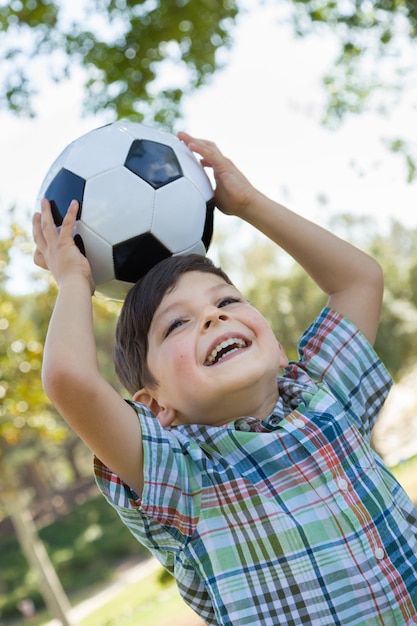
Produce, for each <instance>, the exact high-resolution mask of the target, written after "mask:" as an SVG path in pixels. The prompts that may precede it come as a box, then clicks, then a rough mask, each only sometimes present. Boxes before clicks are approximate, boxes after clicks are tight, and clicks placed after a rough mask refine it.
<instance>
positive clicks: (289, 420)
mask: <svg viewBox="0 0 417 626" xmlns="http://www.w3.org/2000/svg"><path fill="white" fill-rule="evenodd" d="M299 351H300V358H299V361H297V362H295V363H291V364H290V365H289V367H288V368H287V370H286V372H285V375H284V376H283V377H280V378H279V379H278V388H279V399H278V402H277V404H276V407H275V410H274V411H273V413H272V415H271V416H269V418H268V419H266V420H265V421H260V420H257V419H255V418H251V417H242V418H241V419H239V420H236V421H235V422H233V423H230V424H227V425H226V426H224V427H213V426H201V425H190V426H178V427H172V428H169V429H163V428H161V426H160V424H159V422H158V420H157V419H156V418H155V417H154V416H153V415H152V413H151V412H150V411H149V410H148V409H147V408H146V407H144V406H142V405H138V404H136V405H134V406H135V408H136V410H137V413H138V418H139V419H140V423H141V427H142V431H143V446H144V454H145V461H144V468H145V477H146V484H145V488H144V491H143V494H142V499H139V498H137V496H136V495H135V494H134V493H133V492H132V491H131V490H130V489H129V487H128V486H127V485H125V484H123V482H122V481H121V480H120V479H119V478H118V477H117V476H116V475H114V474H113V473H112V472H111V471H110V470H109V469H107V468H106V467H104V466H103V464H102V463H101V462H100V461H99V460H98V459H96V461H95V473H96V479H97V483H98V485H99V487H100V489H101V490H102V492H103V494H104V495H105V497H106V498H107V499H108V501H109V502H110V503H111V504H112V505H113V506H114V507H115V509H116V510H117V511H118V513H119V515H120V517H121V519H122V520H123V522H124V523H125V524H126V525H127V526H128V527H129V528H130V530H131V532H132V533H133V534H134V535H135V537H136V538H137V539H138V541H140V542H141V543H142V544H144V545H145V546H147V547H148V548H149V550H150V551H151V552H152V553H153V554H154V555H155V556H156V557H157V558H158V559H159V560H160V562H161V563H162V564H163V565H164V566H165V567H166V568H167V569H169V570H170V571H171V572H172V573H173V574H174V576H175V578H176V580H177V584H178V588H179V591H180V593H181V595H182V596H183V598H184V600H185V601H186V602H187V603H188V604H189V605H190V606H191V607H192V608H193V609H194V610H195V611H196V612H197V613H198V614H199V615H200V616H201V617H202V618H203V619H204V620H205V622H206V624H209V625H213V626H214V625H224V626H232V625H233V626H245V625H247V626H249V625H250V626H254V625H255V624H256V625H258V626H276V625H279V624H282V625H284V624H285V626H299V625H301V624H310V625H313V626H335V625H340V626H381V625H385V626H404V625H410V624H413V623H414V624H415V623H417V617H416V616H417V556H416V555H417V510H416V508H415V507H414V506H413V504H412V502H411V501H410V499H409V498H408V496H407V495H406V493H405V492H404V491H403V489H402V488H401V487H400V485H399V484H398V483H397V481H396V480H395V479H394V477H393V476H392V474H391V473H390V472H389V471H388V469H387V468H386V467H385V466H384V465H383V463H382V461H381V460H380V459H379V458H378V456H377V455H376V454H375V453H374V451H373V450H372V448H371V446H370V435H371V431H372V426H373V424H374V423H375V420H376V418H377V416H378V413H379V411H380V409H381V407H382V404H383V402H384V400H385V398H386V396H387V394H388V391H389V389H390V386H391V379H390V377H389V375H388V373H387V371H386V369H385V368H384V366H383V364H382V363H381V362H380V360H379V359H378V357H377V355H376V354H375V352H374V350H373V349H372V347H371V346H370V345H369V344H368V343H367V342H366V340H365V338H364V337H363V335H362V334H361V333H360V332H359V331H358V330H357V329H356V328H355V327H354V326H353V325H352V324H351V323H350V322H349V321H348V320H346V319H344V318H342V317H341V316H340V315H338V314H337V313H336V312H334V311H331V310H330V309H324V310H323V311H322V312H321V314H320V315H319V317H318V318H317V319H316V320H315V322H314V323H313V324H312V325H311V326H310V328H309V329H308V330H307V331H306V332H305V333H304V335H303V337H302V338H301V340H300V344H299Z"/></svg>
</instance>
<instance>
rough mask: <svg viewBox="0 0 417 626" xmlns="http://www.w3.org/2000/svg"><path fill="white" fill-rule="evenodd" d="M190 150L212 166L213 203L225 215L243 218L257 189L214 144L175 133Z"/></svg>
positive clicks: (252, 205)
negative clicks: (213, 179) (214, 184)
mask: <svg viewBox="0 0 417 626" xmlns="http://www.w3.org/2000/svg"><path fill="white" fill-rule="evenodd" d="M178 138H179V139H181V140H182V141H183V142H184V143H185V144H186V145H187V146H188V148H189V149H190V150H192V151H193V152H197V154H199V155H200V156H201V164H202V165H203V166H204V167H211V168H212V169H213V174H214V178H215V181H216V189H215V193H214V199H215V202H216V206H217V207H218V208H219V209H220V210H221V211H222V212H223V213H226V214H227V215H237V216H239V217H242V218H243V219H245V216H246V214H247V212H248V211H250V210H251V208H252V209H253V207H255V206H256V202H257V198H259V195H260V192H259V191H257V190H256V189H255V188H254V187H253V186H252V185H251V183H250V182H249V181H248V179H247V178H246V177H245V176H244V175H243V174H242V172H241V171H240V170H239V169H238V168H237V167H236V166H235V165H234V163H233V162H232V161H231V160H230V159H227V158H226V157H225V156H224V155H223V154H222V152H220V150H219V149H218V147H217V146H216V144H214V143H213V142H211V141H207V140H205V139H196V138H195V137H192V136H191V135H188V134H187V133H183V132H180V133H178Z"/></svg>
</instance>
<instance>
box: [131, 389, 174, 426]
mask: <svg viewBox="0 0 417 626" xmlns="http://www.w3.org/2000/svg"><path fill="white" fill-rule="evenodd" d="M133 400H134V401H135V402H141V403H142V404H145V405H146V406H147V407H148V408H149V409H150V410H151V411H152V413H153V414H154V415H156V417H157V418H158V420H159V423H160V424H161V426H163V427H164V428H165V427H166V426H171V425H172V424H173V423H174V421H175V418H176V412H175V410H174V409H171V408H170V407H165V406H162V405H160V404H159V402H158V400H157V399H156V398H155V396H153V395H152V393H150V392H149V391H148V390H147V389H139V391H137V392H136V393H135V394H134V396H133Z"/></svg>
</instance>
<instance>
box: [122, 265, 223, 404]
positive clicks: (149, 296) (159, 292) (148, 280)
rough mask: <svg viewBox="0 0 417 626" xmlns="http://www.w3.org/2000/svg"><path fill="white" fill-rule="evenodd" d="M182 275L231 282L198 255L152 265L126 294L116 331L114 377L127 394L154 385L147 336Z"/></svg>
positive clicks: (156, 383) (155, 381)
mask: <svg viewBox="0 0 417 626" xmlns="http://www.w3.org/2000/svg"><path fill="white" fill-rule="evenodd" d="M186 272H206V273H210V274H216V275H217V276H220V278H222V279H223V280H224V281H225V282H226V283H228V284H229V285H232V284H233V283H232V281H231V280H230V278H229V277H228V276H227V274H225V272H224V271H223V270H222V269H221V268H220V267H217V266H216V265H214V263H213V262H212V261H211V260H210V259H208V258H207V257H205V256H202V255H200V254H187V255H180V256H172V257H169V258H168V259H165V260H164V261H161V262H160V263H158V264H157V265H155V266H154V267H153V268H152V269H151V270H149V272H148V273H147V274H145V276H143V278H141V279H140V280H139V281H138V282H137V283H136V284H135V285H134V286H133V287H132V289H131V290H130V291H129V293H128V295H127V297H126V300H125V302H124V304H123V307H122V310H121V313H120V317H119V320H118V322H117V327H116V335H115V344H114V350H113V358H114V364H115V368H116V373H117V375H118V377H119V379H120V381H121V383H122V384H123V385H124V387H125V388H126V389H127V390H128V391H129V393H131V394H134V393H135V392H136V391H138V390H139V389H141V388H142V387H147V388H148V389H152V388H155V387H157V385H158V381H157V380H156V379H155V378H154V376H153V374H152V372H151V371H150V369H149V368H148V364H147V354H148V332H149V328H150V325H151V323H152V319H153V316H154V314H155V311H156V309H157V308H158V306H159V305H160V303H161V301H162V299H163V297H164V296H165V294H167V293H168V292H170V291H171V290H172V289H174V287H175V286H176V284H177V283H178V280H179V279H180V278H181V276H182V275H183V274H185V273H186Z"/></svg>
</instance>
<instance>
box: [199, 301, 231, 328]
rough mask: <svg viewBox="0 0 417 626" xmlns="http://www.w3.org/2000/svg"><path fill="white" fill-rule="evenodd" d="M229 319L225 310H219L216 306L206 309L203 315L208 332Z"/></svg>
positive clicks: (204, 325)
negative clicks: (211, 327) (212, 327)
mask: <svg viewBox="0 0 417 626" xmlns="http://www.w3.org/2000/svg"><path fill="white" fill-rule="evenodd" d="M227 319H228V316H227V314H226V312H225V311H224V309H218V308H217V307H216V306H209V307H206V309H205V310H204V314H203V324H202V326H203V328H204V330H207V329H208V328H210V326H212V325H213V324H216V323H218V322H224V321H226V320H227Z"/></svg>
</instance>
